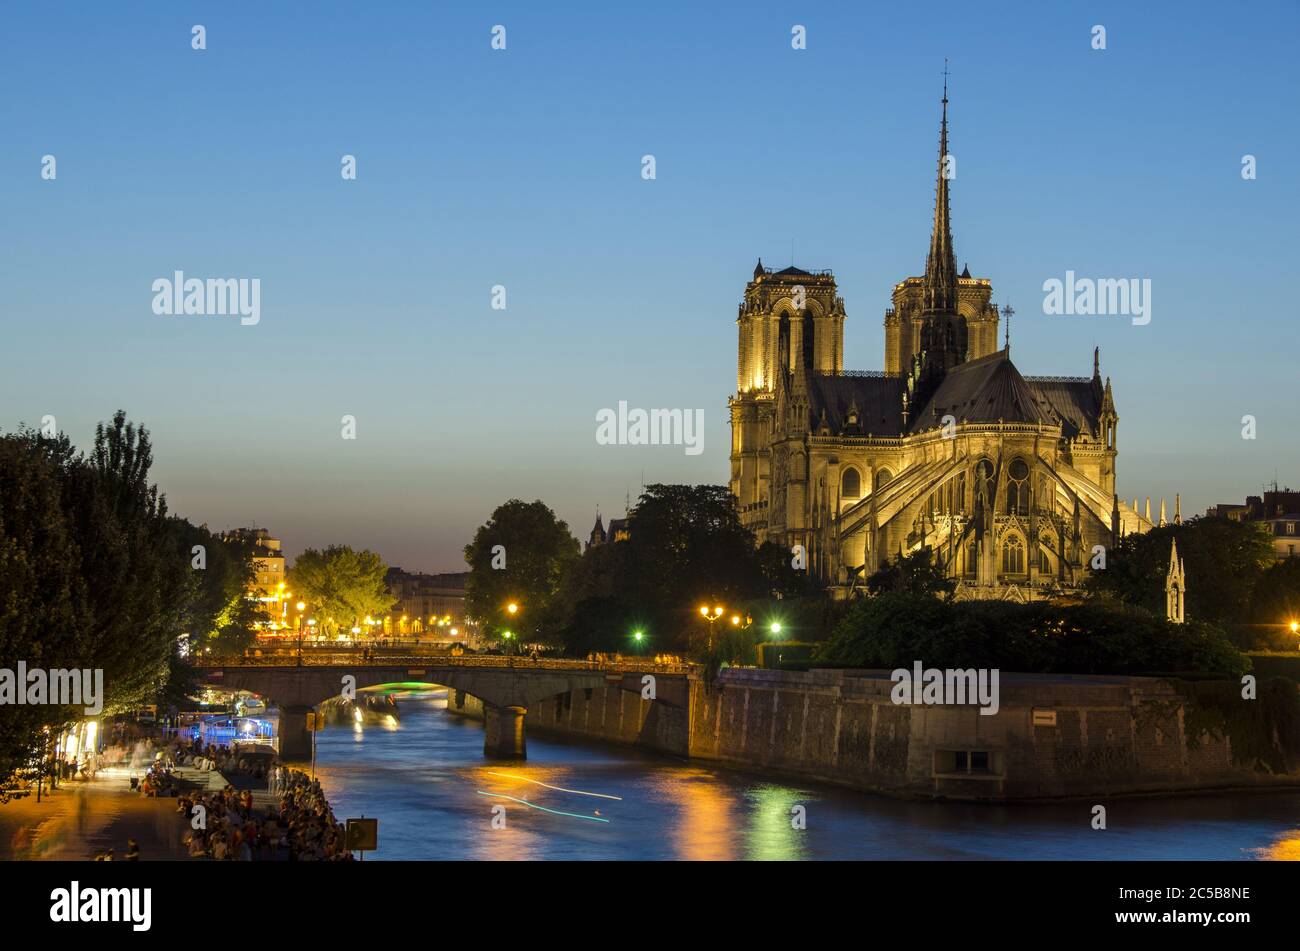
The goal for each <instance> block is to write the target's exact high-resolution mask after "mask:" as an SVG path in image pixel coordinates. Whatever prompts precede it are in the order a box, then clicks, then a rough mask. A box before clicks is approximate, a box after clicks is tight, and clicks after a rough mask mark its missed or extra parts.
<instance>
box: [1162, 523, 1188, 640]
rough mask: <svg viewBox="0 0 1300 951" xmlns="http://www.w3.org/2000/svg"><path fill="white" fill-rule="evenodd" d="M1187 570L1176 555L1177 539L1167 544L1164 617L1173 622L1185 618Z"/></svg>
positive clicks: (1182, 620) (1176, 622) (1181, 621)
mask: <svg viewBox="0 0 1300 951" xmlns="http://www.w3.org/2000/svg"><path fill="white" fill-rule="evenodd" d="M1186 599H1187V572H1186V570H1185V569H1184V568H1183V560H1182V559H1181V558H1179V557H1178V540H1177V539H1175V540H1174V541H1173V543H1172V544H1171V545H1170V546H1169V573H1168V574H1167V575H1166V576H1165V617H1166V618H1167V619H1168V620H1170V621H1172V622H1173V623H1175V624H1182V623H1183V622H1184V621H1185V620H1186V619H1187V613H1186V612H1187V605H1186Z"/></svg>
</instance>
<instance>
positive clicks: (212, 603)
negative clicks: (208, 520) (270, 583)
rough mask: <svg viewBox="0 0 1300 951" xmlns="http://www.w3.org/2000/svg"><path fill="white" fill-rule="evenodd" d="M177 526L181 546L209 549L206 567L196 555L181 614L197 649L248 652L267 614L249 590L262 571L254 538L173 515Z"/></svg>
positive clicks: (184, 549) (198, 650)
mask: <svg viewBox="0 0 1300 951" xmlns="http://www.w3.org/2000/svg"><path fill="white" fill-rule="evenodd" d="M172 531H173V532H174V533H175V534H176V536H177V547H178V548H179V549H180V550H181V551H184V552H191V553H192V552H193V551H194V548H195V546H202V549H203V552H204V560H205V564H204V567H203V568H195V567H194V560H193V558H192V557H191V559H190V572H189V576H188V578H187V593H186V597H185V599H184V605H185V610H184V613H183V615H182V617H181V625H182V630H183V632H184V633H185V634H187V635H188V636H189V643H190V649H191V651H192V652H195V653H203V652H205V651H209V650H210V651H211V652H212V653H215V654H225V655H231V654H235V655H237V654H240V653H242V652H243V651H244V649H245V648H246V647H248V646H249V645H250V644H251V643H252V641H253V638H254V635H255V628H256V624H257V622H258V621H259V620H261V619H262V617H263V615H262V612H261V609H260V606H259V604H258V602H257V601H256V600H255V599H254V598H253V597H251V596H250V595H249V591H250V590H251V588H252V585H253V581H254V579H255V578H256V574H257V572H256V566H255V564H254V561H253V555H254V545H253V543H252V542H251V541H249V540H246V539H242V538H236V537H222V536H220V535H215V534H213V533H212V532H210V531H208V529H207V528H206V527H200V526H195V525H191V524H190V523H189V522H187V521H185V520H184V519H179V518H176V519H172Z"/></svg>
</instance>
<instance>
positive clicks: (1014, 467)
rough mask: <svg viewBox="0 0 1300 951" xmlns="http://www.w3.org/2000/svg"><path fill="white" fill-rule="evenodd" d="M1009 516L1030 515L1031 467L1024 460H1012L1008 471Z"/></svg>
mask: <svg viewBox="0 0 1300 951" xmlns="http://www.w3.org/2000/svg"><path fill="white" fill-rule="evenodd" d="M1007 475H1008V476H1009V479H1008V481H1007V514H1008V515H1028V514H1029V466H1028V465H1026V463H1025V460H1023V459H1013V460H1011V465H1010V466H1009V467H1008V469H1007Z"/></svg>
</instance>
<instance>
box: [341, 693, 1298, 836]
mask: <svg viewBox="0 0 1300 951" xmlns="http://www.w3.org/2000/svg"><path fill="white" fill-rule="evenodd" d="M398 704H399V710H400V714H401V717H400V722H392V723H378V724H371V723H368V724H366V725H364V726H363V725H355V726H352V727H347V726H334V727H329V728H327V729H326V730H324V731H323V732H322V733H320V734H319V744H318V748H317V774H318V775H319V777H320V779H321V783H322V785H323V786H324V787H325V790H326V792H327V793H328V795H329V798H330V801H331V802H332V803H333V805H334V811H335V814H336V815H337V816H338V817H339V818H340V819H344V818H347V817H356V816H363V815H364V816H370V817H378V819H379V849H378V851H376V852H370V853H367V854H366V861H372V860H375V859H948V860H951V859H1176V860H1187V859H1244V860H1250V859H1293V860H1295V859H1300V793H1260V794H1239V795H1222V796H1197V797H1180V798H1164V799H1127V800H1126V799H1115V800H1111V801H1109V802H1107V803H1106V806H1107V810H1108V815H1107V826H1108V828H1107V829H1106V830H1104V831H1097V830H1094V829H1093V828H1092V827H1091V805H1092V804H1091V803H1082V802H1080V803H1072V804H1067V805H1050V806H1026V805H1018V806H1014V807H1011V806H986V805H954V804H938V803H926V802H904V801H899V800H894V799H889V798H886V797H881V796H872V795H867V794H859V793H853V792H849V791H843V790H837V789H833V788H826V787H818V786H815V785H812V784H803V783H791V782H788V781H784V780H773V779H770V778H764V777H761V776H757V775H749V774H745V773H740V772H733V771H730V770H719V769H712V768H706V767H704V766H701V765H698V764H695V763H689V762H684V761H678V760H673V759H670V758H665V757H657V756H651V755H643V754H641V753H639V752H636V751H634V750H630V749H624V748H621V747H617V746H606V745H588V744H584V743H576V742H574V743H570V742H565V741H556V740H554V739H551V738H543V737H540V736H537V735H535V734H534V735H530V736H529V737H528V760H527V762H519V763H514V762H496V761H491V760H486V759H484V757H483V729H482V725H481V724H479V723H477V722H475V721H472V720H463V719H461V718H459V717H457V716H454V715H451V714H449V713H447V712H446V698H445V696H438V695H434V696H427V695H425V696H406V697H402V698H400V699H399V701H398ZM796 807H802V822H803V825H804V828H802V829H798V828H796V827H795V826H796V825H798V824H799V820H800V818H801V816H800V813H799V810H798V809H797V808H796Z"/></svg>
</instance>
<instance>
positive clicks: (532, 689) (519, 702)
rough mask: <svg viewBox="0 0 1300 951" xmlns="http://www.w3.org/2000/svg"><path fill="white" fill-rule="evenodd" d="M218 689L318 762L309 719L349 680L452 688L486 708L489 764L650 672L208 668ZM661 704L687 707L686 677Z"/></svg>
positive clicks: (677, 678)
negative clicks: (264, 715)
mask: <svg viewBox="0 0 1300 951" xmlns="http://www.w3.org/2000/svg"><path fill="white" fill-rule="evenodd" d="M199 673H200V675H201V676H202V677H203V679H204V680H205V682H206V683H207V684H209V685H210V686H213V687H222V688H224V689H227V690H247V691H249V692H251V693H255V694H257V695H258V696H260V697H262V698H264V699H265V700H267V701H268V704H269V703H271V702H274V703H275V704H276V705H277V706H278V707H279V710H280V752H281V755H282V756H284V757H285V758H292V759H304V758H306V757H307V756H309V755H310V751H311V734H310V732H309V731H308V730H307V715H308V714H309V713H311V712H312V711H313V710H314V708H315V707H317V706H319V705H320V704H322V703H324V702H325V701H327V700H330V699H332V698H333V697H337V696H338V695H339V694H340V693H342V692H343V688H344V677H346V676H351V677H353V678H355V681H354V683H355V687H356V689H358V690H363V689H365V688H367V687H378V686H383V685H385V684H393V683H411V682H418V683H427V684H430V685H433V686H439V687H446V688H447V689H448V690H451V691H455V692H456V694H457V695H459V697H460V698H461V700H462V702H461V703H460V704H459V706H462V707H463V697H464V696H470V697H474V698H477V699H478V700H480V701H481V702H482V704H483V726H484V731H483V753H484V755H486V756H495V757H505V758H510V759H523V758H524V757H525V756H526V755H527V741H526V737H525V729H524V721H525V717H526V716H527V714H528V709H529V707H530V706H533V705H535V704H538V703H541V702H542V701H544V700H547V699H549V698H552V697H555V696H558V695H560V694H567V693H569V692H570V691H573V690H581V689H587V688H596V687H605V686H618V687H619V688H621V689H624V690H632V691H637V692H639V691H640V690H641V689H642V677H643V676H645V675H644V673H642V672H634V673H633V672H615V671H606V670H599V669H562V668H560V669H557V668H547V667H536V666H532V665H519V666H513V665H502V666H461V665H439V664H429V665H414V664H402V665H393V666H385V665H357V666H347V665H338V666H302V667H298V666H263V667H254V666H229V667H219V668H218V667H211V668H200V669H199ZM655 677H656V680H657V684H656V694H657V695H658V699H660V700H661V701H662V702H665V703H667V704H668V705H670V706H683V707H684V706H686V705H687V703H688V702H689V701H688V688H687V684H686V677H685V675H682V674H667V675H665V674H655Z"/></svg>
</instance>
